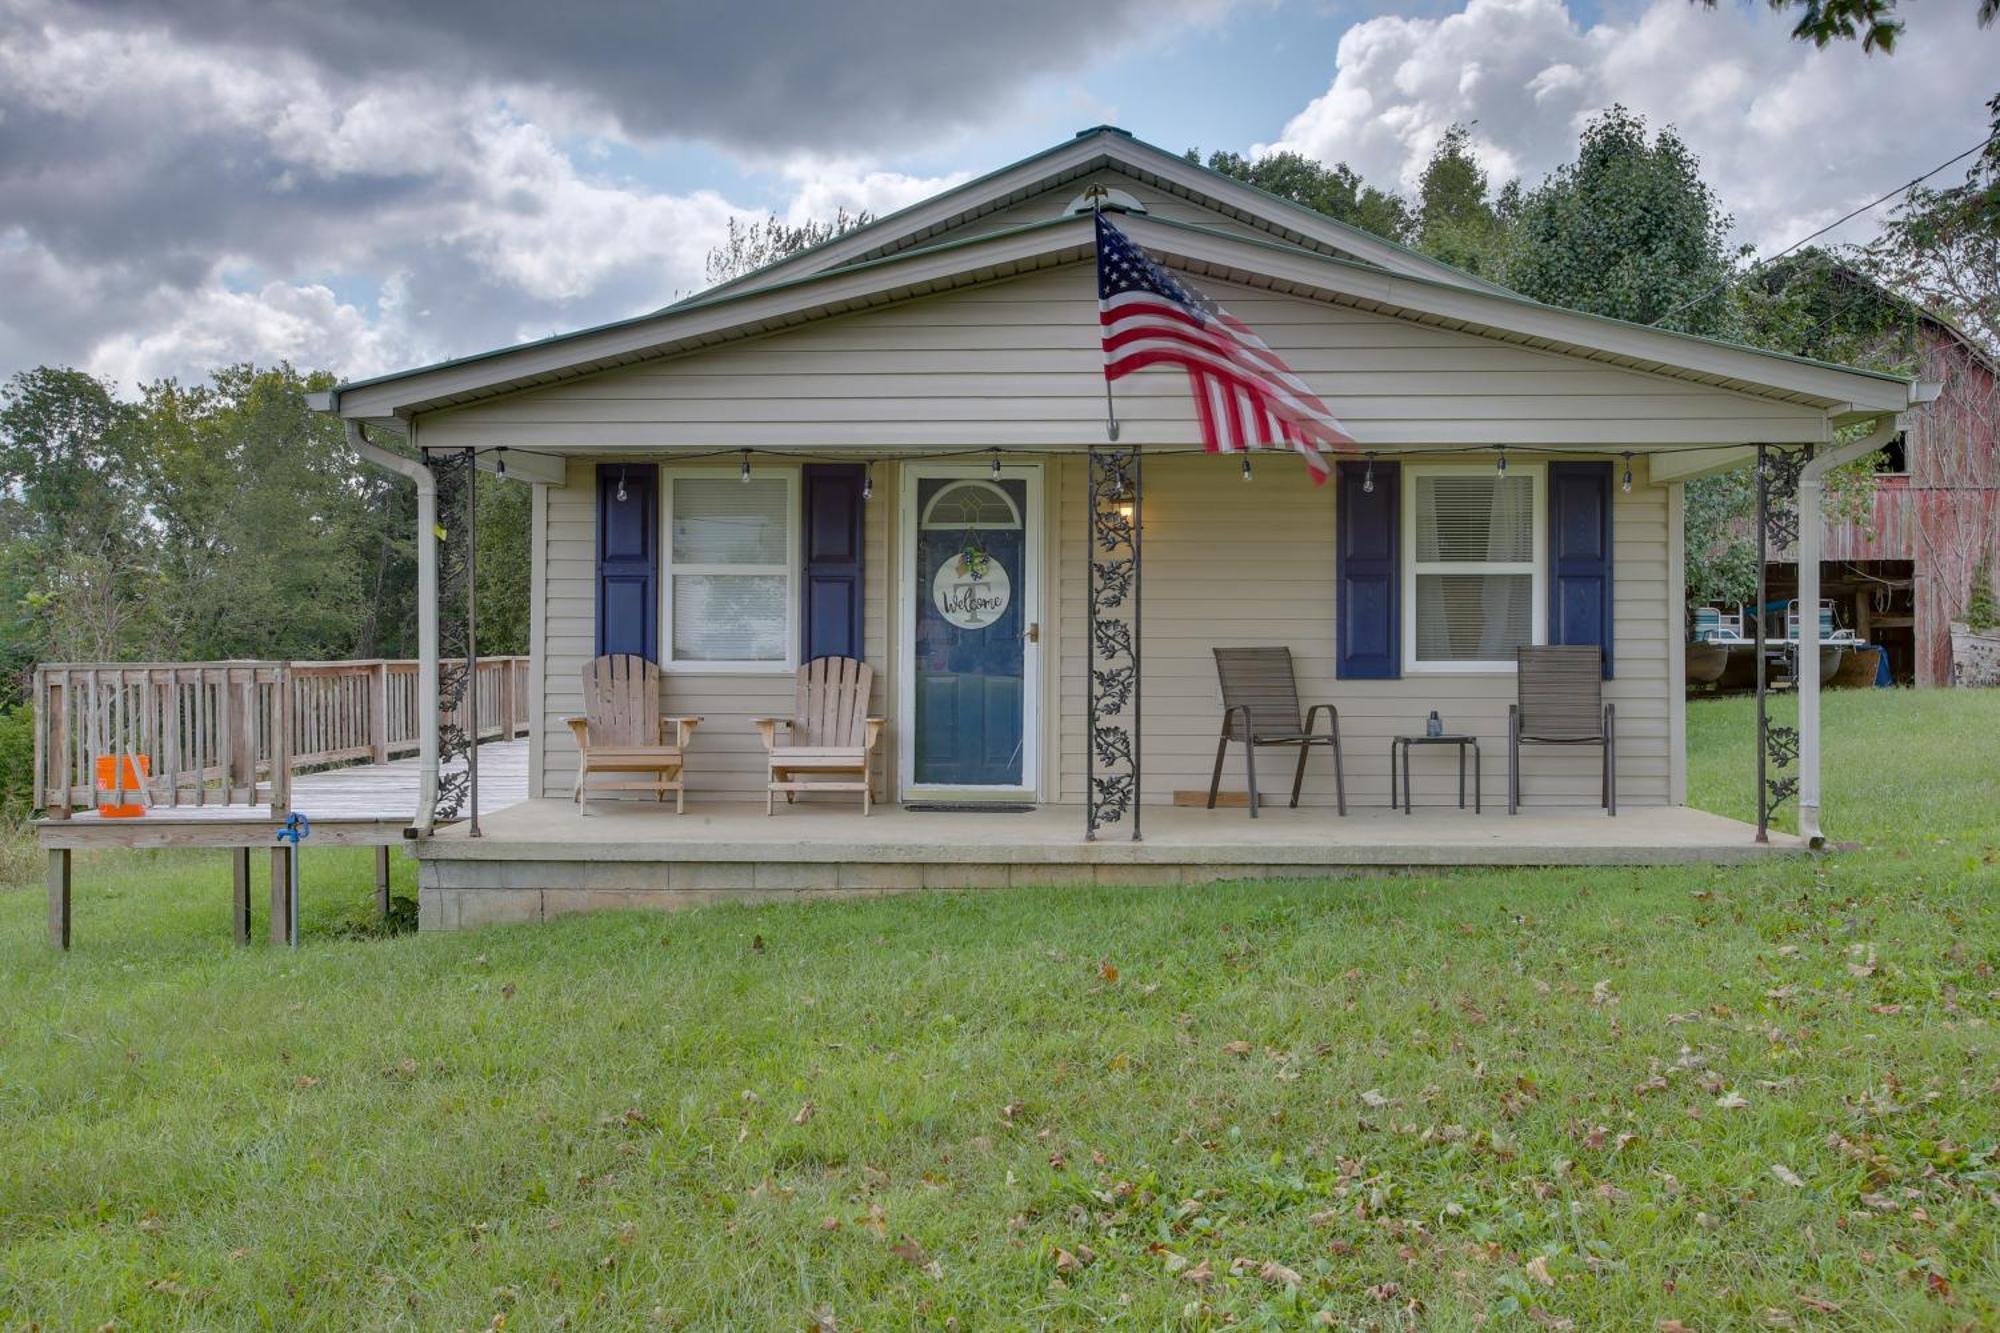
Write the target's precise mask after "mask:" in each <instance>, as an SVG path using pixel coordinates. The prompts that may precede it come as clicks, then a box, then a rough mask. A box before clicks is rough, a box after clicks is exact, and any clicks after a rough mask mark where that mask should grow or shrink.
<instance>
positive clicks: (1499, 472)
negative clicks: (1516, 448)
mask: <svg viewBox="0 0 2000 1333" xmlns="http://www.w3.org/2000/svg"><path fill="white" fill-rule="evenodd" d="M1493 475H1494V476H1496V477H1504V476H1506V475H1507V446H1506V445H1504V444H1503V445H1501V446H1500V461H1499V462H1497V463H1495V464H1494V465H1493Z"/></svg>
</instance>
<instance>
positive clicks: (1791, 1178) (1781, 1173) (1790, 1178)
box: [1771, 1162, 1806, 1189]
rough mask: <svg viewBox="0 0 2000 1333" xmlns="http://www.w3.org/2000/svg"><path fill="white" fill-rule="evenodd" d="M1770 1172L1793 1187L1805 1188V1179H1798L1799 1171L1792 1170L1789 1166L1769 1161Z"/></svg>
mask: <svg viewBox="0 0 2000 1333" xmlns="http://www.w3.org/2000/svg"><path fill="white" fill-rule="evenodd" d="M1771 1174H1772V1175H1774V1176H1776V1177H1777V1178H1778V1179H1779V1180H1782V1181H1783V1182H1784V1183H1785V1184H1787V1185H1790V1186H1791V1187H1792V1188H1793V1189H1804V1188H1805V1184H1806V1183H1805V1181H1803V1180H1800V1179H1799V1173H1798V1172H1796V1171H1794V1170H1792V1168H1790V1167H1789V1166H1783V1165H1780V1164H1779V1163H1777V1162H1773V1163H1771Z"/></svg>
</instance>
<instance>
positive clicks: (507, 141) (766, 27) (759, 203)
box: [0, 0, 2000, 388]
mask: <svg viewBox="0 0 2000 1333" xmlns="http://www.w3.org/2000/svg"><path fill="white" fill-rule="evenodd" d="M1905 8H1907V9H1910V10H1911V11H1912V13H1911V24H1910V29H1909V32H1908V34H1907V36H1906V38H1905V40H1904V42H1903V43H1902V44H1901V45H1899V47H1898V49H1897V52H1896V54H1895V55H1894V56H1893V57H1882V56H1874V57H1868V56H1864V55H1862V54H1861V53H1860V51H1859V50H1858V49H1857V48H1853V47H1848V48H1844V49H1830V50H1827V51H1815V50H1813V49H1812V48H1811V47H1810V46H1807V45H1803V44H1800V43H1796V42H1792V41H1790V40H1788V38H1787V35H1786V28H1787V21H1786V20H1784V19H1783V18H1781V17H1779V16H1775V15H1773V14H1771V13H1769V12H1768V11H1767V10H1766V7H1765V5H1764V4H1763V3H1761V0H1755V2H1754V3H1753V0H1722V4H1721V7H1720V8H1718V9H1716V10H1713V11H1710V10H1706V9H1704V8H1700V7H1698V6H1695V5H1691V4H1689V3H1688V0H1439V2H1438V3H1418V4H1409V5H1393V4H1382V3H1379V2H1378V3H1372V4H1371V3H1351V2H1350V0H1148V2H1146V3H1141V2H1140V0H1097V2H1096V3H1090V4H1079V3H1077V2H1076V0H1009V2H1008V3H1006V4H990V3H976V4H975V3H965V4H959V3H949V4H946V3H938V2H937V0H843V3H840V4H822V3H815V2H814V0H792V2H790V3H787V2H786V0H672V2H671V3H669V2H667V0H659V2H657V3H645V2H643V0H642V2H641V3H616V4H613V3H598V4H590V3H578V4H574V5H560V4H550V3H547V0H424V2H423V3H415V4H413V3H410V2H409V0H341V2H340V3H335V4H328V3H324V2H323V0H0V375H5V374H9V373H12V372H13V371H15V370H18V369H21V368H23V367H26V366H31V365H35V364H39V363H63V364H71V365H76V366H81V367H83V368H85V369H88V370H91V371H94V372H97V373H100V374H103V375H107V376H111V377H113V378H115V379H116V380H118V381H119V382H120V383H121V384H122V385H124V386H127V387H128V388H129V386H131V385H133V384H135V383H137V382H140V381H144V380H149V379H152V378H154V377H157V376H161V375H181V376H192V375H199V374H200V373H202V372H203V371H204V370H206V369H207V368H209V367H212V366H215V365H219V364H223V363H226V362H230V361H235V360H242V359H255V360H258V361H274V360H277V359H280V358H285V359H289V360H291V361H292V362H294V363H295V364H298V365H301V366H309V367H326V368H330V369H333V370H335V371H337V372H339V373H341V374H342V375H344V376H348V377H360V376H366V375H371V374H376V373H380V372H382V371H386V370H393V369H398V368H402V367H406V366H410V365H415V364H420V363H423V362H427V361H433V360H437V359H440V358H443V357H448V356H455V355H461V354H464V353H468V352H473V351H479V350H483V349H486V348H490V347H495V346H500V345H503V344H506V343H510V342H514V341H518V340H520V339H524V338H534V337H541V336H543V335H546V334H549V333H553V332H557V331H560V330H564V329H570V328H576V327H580V326H584V325H588V324H594V323H599V322H602V321H605V320H609V319H616V318H620V317H622V316H626V315H630V314H634V313H637V312H640V311H644V310H648V309H652V308H655V307H658V306H660V305H663V304H665V303H667V302H668V301H670V300H672V299H674V298H675V297H676V296H678V295H682V294H685V293H687V292H689V291H691V290H693V289H695V288H697V287H699V286H700V285H701V282H702V270H703V258H704V256H705V254H706V253H707V251H708V249H709V248H710V246H712V245H713V244H715V243H716V241H717V239H718V238H719V237H720V236H721V235H722V233H723V230H724V228H725V227H726V226H727V224H728V220H729V218H730V217H732V216H746V217H748V216H758V215H762V214H764V213H767V212H774V213H777V214H779V215H781V216H784V217H787V218H789V219H792V220H800V219H804V218H809V217H818V216H827V215H830V214H831V213H832V212H833V211H834V210H835V209H836V208H840V207H846V208H848V209H850V210H852V209H861V208H868V209H873V210H876V211H877V212H882V211H886V210H889V209H893V208H896V207H899V206H901V205H903V204H906V203H909V202H912V201H914V200H916V199H918V198H921V197H923V196H924V195H926V194H928V193H930V192H932V191H934V190H936V189H938V188H940V187H941V186H943V185H946V184H949V183H952V182H955V181H957V180H961V179H964V178H965V177H966V176H968V175H974V174H978V173H980V172H983V171H987V170H990V169H992V168H993V167H996V166H999V165H1002V164H1004V163H1006V162H1009V161H1012V160H1014V159H1015V158H1017V157H1020V156H1023V155H1025V154H1027V153H1029V152H1033V151H1035V150H1037V149H1039V148H1042V147H1046V146H1047V145H1049V144H1051V143H1054V142H1056V141H1057V140H1060V139H1062V138H1065V137H1067V136H1068V135H1069V134H1071V133H1072V132H1073V131H1075V130H1077V129H1080V128H1083V127H1085V126H1089V125H1094V124H1098V123H1102V122H1111V123H1115V124H1119V125H1122V126H1124V127H1125V128H1127V129H1129V130H1131V131H1133V132H1134V133H1135V134H1137V135H1138V136H1139V137H1141V138H1143V139H1147V140H1150V141H1151V142H1153V143H1157V144H1160V145H1162V146H1164V147H1167V148H1172V149H1175V150H1179V149H1182V148H1186V147H1188V146H1190V145H1199V146H1200V147H1202V148H1204V149H1208V148H1231V149H1236V150H1239V151H1246V152H1247V151H1263V150H1268V149H1272V148H1280V147H1282V148H1291V149H1296V150H1298V151H1300V152H1304V153H1307V154H1310V155H1312V156H1314V157H1318V158H1321V159H1324V160H1326V161H1329V162H1332V161H1345V162H1347V163H1349V164H1351V165H1352V166H1353V167H1354V168H1355V169H1356V170H1358V171H1360V172H1361V173H1362V174H1363V175H1364V176H1365V177H1367V178H1368V179H1369V180H1370V181H1372V182H1375V183H1379V184H1385V185H1394V186H1397V187H1399V188H1404V189H1408V188H1409V187H1410V186H1412V185H1413V184H1414V181H1415V179H1416V174H1417V172H1418V170H1419V169H1420V167H1421V165H1422V163H1423V161H1424V159H1425V157H1426V156H1427V155H1428V154H1429V151H1430V149H1431V148H1432V146H1433V145H1434V144H1435V143H1436V141H1437V138H1438V136H1439V134H1440V133H1442V131H1443V130H1444V128H1445V127H1446V126H1448V125H1450V124H1451V123H1453V122H1454V121H1460V122H1467V123H1473V124H1474V125H1475V137H1476V142H1477V146H1478V150H1479V152H1480V154H1481V155H1482V157H1483V159H1484V160H1485V162H1486V163H1487V165H1488V166H1489V168H1490V169H1491V170H1492V172H1493V173H1494V175H1495V177H1496V180H1497V179H1499V178H1502V177H1506V176H1521V177H1524V178H1525V179H1527V180H1528V181H1529V182H1530V183H1532V182H1534V181H1537V180H1539V179H1540V178H1541V176H1542V175H1543V174H1544V173H1545V172H1547V171H1548V170H1549V169H1550V168H1552V167H1554V166H1556V165H1558V164H1559V163H1561V162H1562V161H1564V160H1565V159H1566V158H1567V157H1568V156H1569V155H1570V154H1571V152H1572V151H1573V148H1574V144H1575V136H1576V131H1577V128H1578V126H1579V125H1580V123H1581V122H1582V121H1583V120H1584V119H1586V118H1587V117H1589V116H1590V115H1591V114H1592V113H1593V112H1595V111H1597V110H1599V109H1600V108H1602V107H1604V106H1605V105H1607V104H1609V103H1611V102H1613V101H1622V102H1624V103H1626V104H1627V105H1629V106H1631V107H1633V108H1635V109H1637V110H1638V111H1640V112H1642V113H1644V114H1645V115H1646V116H1647V117H1648V118H1649V119H1651V120H1652V121H1653V122H1654V123H1656V124H1660V123H1667V122H1671V123H1673V124H1675V125H1677V126H1678V127H1679V128H1680V130H1681V132H1682V133H1683V135H1684V136H1685V137H1686V138H1687V139H1688V141H1689V142H1690V143H1691V144H1692V145H1693V147H1694V148H1695V150H1696V151H1697V152H1698V153H1700V155H1701V156H1702V158H1703V159H1704V162H1705V163H1706V166H1707V171H1708V174H1709V177H1710V179H1711V180H1713V181H1714V182H1715V184H1716V185H1717V186H1718V187H1719V188H1720V190H1721V191H1722V194H1723V197H1724V200H1725V202H1726V204H1727V205H1728V207H1729V208H1730V210H1731V211H1732V212H1733V213H1734V215H1735V217H1736V219H1737V234H1738V238H1739V239H1740V240H1743V241H1747V242H1749V243H1751V244H1754V245H1757V246H1759V247H1761V248H1764V249H1770V248H1774V247H1776V246H1778V245H1782V244H1784V243H1785V242H1787V241H1790V240H1792V239H1795V238H1796V237H1797V236H1799V235H1802V234H1803V233H1805V232H1807V231H1810V230H1812V229H1813V228H1814V227H1816V226H1818V225H1821V224H1822V223H1825V222H1827V221H1830V220H1832V219H1833V218H1834V217H1837V216H1838V215H1839V214H1841V213H1842V212H1845V211H1846V210H1847V209H1849V208H1851V207H1853V206H1854V205H1856V204H1859V203H1863V202H1865V201H1866V200H1868V199H1871V198H1873V197H1874V196H1875V195H1878V194H1880V193H1882V192H1884V191H1886V190H1888V189H1890V188H1892V187H1894V186H1897V185H1900V184H1902V183H1903V182H1904V181H1907V180H1908V179H1909V178H1910V177H1911V176H1913V175H1915V174H1917V173H1918V172H1919V171H1921V170H1923V169H1925V168H1927V167H1930V166H1932V165H1933V164H1935V163H1936V162H1938V161H1941V160H1943V159H1944V158H1945V157H1948V156H1949V155H1951V154H1952V153H1954V152H1957V151H1958V150H1960V149H1962V148H1966V147H1968V146H1970V145H1972V144H1974V143H1977V142H1978V141H1979V139H1980V137H1981V134H1982V133H1983V127H1984V119H1983V114H1982V103H1983V102H1984V101H1985V100H1986V99H1987V98H1988V97H1991V96H1992V95H1993V94H1994V92H1996V91H2000V77H1996V76H1995V75H1994V73H1993V71H1994V70H1995V69H1996V68H2000V29H1995V30H1990V31H1981V30H1979V29H1977V28H1976V27H1975V26H1974V24H1973V21H1972V11H1973V8H1974V6H1973V3H1972V0H1929V2H1927V3H1924V4H1921V5H1914V6H1910V5H1906V6H1905ZM591 12H597V13H601V14H602V15H604V17H603V18H592V17H589V14H590V13H591ZM1866 228H1867V221H1866V220H1863V221H1861V222H1857V223H1855V224H1850V226H1849V227H1847V228H1845V229H1843V231H1842V232H1841V233H1839V234H1838V236H1837V237H1836V239H1841V238H1845V239H1863V238H1865V235H1866Z"/></svg>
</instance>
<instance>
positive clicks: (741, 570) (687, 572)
mask: <svg viewBox="0 0 2000 1333" xmlns="http://www.w3.org/2000/svg"><path fill="white" fill-rule="evenodd" d="M665 490H666V496H665V505H666V511H667V513H666V529H667V542H666V548H667V551H666V555H667V559H666V570H665V575H666V577H665V579H664V580H663V582H664V583H665V588H666V591H665V596H666V602H667V606H666V614H665V615H664V616H662V617H661V621H662V623H663V624H664V625H665V626H666V631H667V632H666V635H665V639H666V649H667V650H666V653H665V658H666V664H667V665H668V666H679V667H684V668H690V669H707V670H731V669H734V670H752V671H754V670H771V671H780V670H788V669H790V668H791V667H792V666H793V665H794V662H793V658H794V654H795V651H796V650H795V642H796V626H797V624H798V572H797V571H798V560H797V552H798V510H799V505H798V492H799V474H798V469H796V468H774V469H770V470H768V471H762V472H759V473H757V474H756V475H753V476H751V477H749V478H748V479H747V480H746V479H744V478H742V477H741V476H739V474H738V473H737V472H736V471H735V470H728V471H723V470H702V469H687V470H685V471H678V472H674V471H670V472H668V473H667V484H666V487H665Z"/></svg>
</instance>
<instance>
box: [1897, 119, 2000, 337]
mask: <svg viewBox="0 0 2000 1333" xmlns="http://www.w3.org/2000/svg"><path fill="white" fill-rule="evenodd" d="M1986 109H1987V112H1988V114H1989V117H1990V130H1991V133H1990V134H1989V136H1988V138H1987V140H1986V144H1985V146H1984V148H1982V149H1981V150H1980V152H1979V155H1978V156H1977V157H1976V158H1974V159H1973V163H1972V166H1971V168H1970V169H1969V170H1968V171H1967V172H1966V174H1965V180H1964V181H1963V182H1962V183H1960V184H1958V185H1953V186H1947V187H1944V188H1942V189H1932V188H1931V187H1929V186H1927V185H1918V186H1916V187H1914V188H1913V189H1911V191H1910V192H1909V195H1908V196H1907V197H1906V198H1905V199H1904V200H1903V202H1902V203H1901V204H1899V205H1898V206H1897V207H1896V210H1895V212H1894V213H1893V214H1891V215H1890V218H1889V221H1888V223H1887V224H1886V225H1885V226H1884V227H1883V228H1882V234H1881V236H1880V237H1878V238H1877V239H1876V241H1875V243H1874V244H1873V245H1871V246H1869V247H1868V251H1867V257H1868V259H1869V261H1870V262H1871V263H1872V264H1873V265H1874V267H1875V270H1876V272H1877V273H1878V274H1879V275H1880V276H1881V277H1882V278H1883V279H1884V280H1885V281H1887V282H1888V283H1890V284H1891V285H1893V286H1895V287H1897V288H1899V289H1900V290H1902V291H1904V292H1906V293H1908V294H1909V295H1910V296H1911V297H1913V298H1915V299H1916V300H1918V301H1920V302H1922V303H1923V304H1924V305H1926V306H1929V307H1930V308H1932V309H1934V310H1936V311H1938V312H1939V313H1940V314H1942V315H1944V316H1946V317H1947V318H1949V319H1952V320H1953V321H1955V322H1956V323H1958V324H1959V325H1960V326H1962V327H1963V328H1964V329H1965V331H1966V332H1967V333H1969V334H1971V335H1972V337H1974V338H1975V339H1977V340H1978V341H1980V342H1982V343H1984V344H1985V347H1986V350H1987V351H1988V352H1989V353H1991V354H1993V355H1995V356H2000V97H1995V98H1994V99H1993V100H1992V101H1990V102H1988V103H1987V104H1986Z"/></svg>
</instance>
